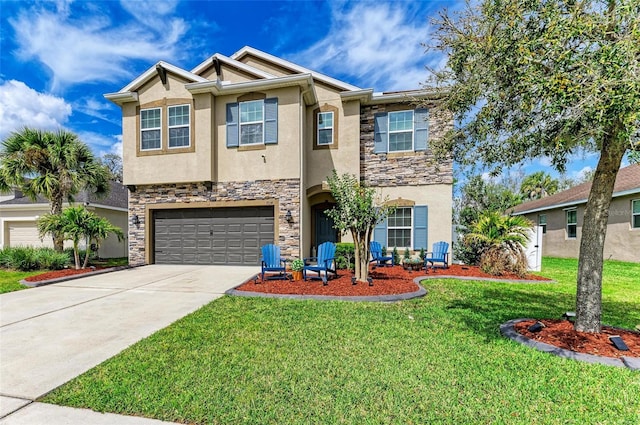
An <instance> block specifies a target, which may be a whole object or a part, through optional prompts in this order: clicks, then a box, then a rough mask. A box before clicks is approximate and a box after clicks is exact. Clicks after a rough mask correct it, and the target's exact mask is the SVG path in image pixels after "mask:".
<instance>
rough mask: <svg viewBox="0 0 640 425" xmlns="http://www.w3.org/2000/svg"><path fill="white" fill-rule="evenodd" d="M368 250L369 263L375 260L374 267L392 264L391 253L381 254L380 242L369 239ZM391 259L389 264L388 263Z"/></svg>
mask: <svg viewBox="0 0 640 425" xmlns="http://www.w3.org/2000/svg"><path fill="white" fill-rule="evenodd" d="M369 251H371V260H370V261H369V262H370V263H373V262H374V261H375V262H376V267H378V266H393V255H382V245H380V242H376V241H371V243H369ZM388 261H391V264H389V263H388Z"/></svg>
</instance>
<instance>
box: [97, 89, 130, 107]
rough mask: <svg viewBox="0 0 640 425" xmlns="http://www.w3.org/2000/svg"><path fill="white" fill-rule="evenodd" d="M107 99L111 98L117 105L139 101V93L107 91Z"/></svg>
mask: <svg viewBox="0 0 640 425" xmlns="http://www.w3.org/2000/svg"><path fill="white" fill-rule="evenodd" d="M104 97H105V99H107V100H110V101H111V102H113V103H115V104H116V105H122V104H123V103H127V102H137V101H138V93H137V92H130V91H129V92H118V93H107V94H105V95H104Z"/></svg>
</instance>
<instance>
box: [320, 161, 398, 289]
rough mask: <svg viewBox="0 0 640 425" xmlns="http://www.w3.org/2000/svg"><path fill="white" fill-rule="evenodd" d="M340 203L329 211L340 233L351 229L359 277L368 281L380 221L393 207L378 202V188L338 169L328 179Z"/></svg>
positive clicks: (357, 275) (359, 279) (332, 192)
mask: <svg viewBox="0 0 640 425" xmlns="http://www.w3.org/2000/svg"><path fill="white" fill-rule="evenodd" d="M327 181H328V183H329V187H330V188H331V194H332V195H333V198H334V199H335V201H336V206H335V207H334V208H332V209H331V210H329V211H327V215H328V216H329V217H331V218H332V219H333V221H334V223H335V224H334V225H335V227H336V229H338V230H339V231H340V232H343V233H345V232H347V231H348V232H350V233H351V237H352V238H353V242H354V245H355V253H354V256H355V277H356V280H357V281H358V282H367V278H368V277H369V255H370V252H369V243H370V242H371V234H372V233H373V229H374V228H375V226H376V224H378V223H380V222H382V221H383V220H384V219H385V218H386V217H387V216H388V215H389V214H390V213H391V212H392V211H393V210H394V208H393V207H390V206H387V205H381V204H376V199H375V190H374V189H373V188H371V187H367V186H365V185H364V184H362V183H360V182H359V181H358V179H357V178H356V176H354V175H352V174H343V175H342V176H339V175H338V174H337V173H336V171H335V170H333V174H332V175H331V176H330V177H329V178H328V179H327Z"/></svg>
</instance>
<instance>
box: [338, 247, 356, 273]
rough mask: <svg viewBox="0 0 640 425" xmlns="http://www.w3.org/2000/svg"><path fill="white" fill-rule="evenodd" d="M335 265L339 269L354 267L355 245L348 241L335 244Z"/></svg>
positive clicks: (351, 268)
mask: <svg viewBox="0 0 640 425" xmlns="http://www.w3.org/2000/svg"><path fill="white" fill-rule="evenodd" d="M335 255H336V267H337V268H338V269H340V270H344V269H349V270H353V269H354V268H355V245H354V244H353V243H349V242H340V243H337V244H336V254H335Z"/></svg>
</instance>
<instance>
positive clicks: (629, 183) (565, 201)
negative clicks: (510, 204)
mask: <svg viewBox="0 0 640 425" xmlns="http://www.w3.org/2000/svg"><path fill="white" fill-rule="evenodd" d="M589 192H591V182H586V183H582V184H579V185H577V186H574V187H572V188H570V189H567V190H564V191H562V192H558V193H555V194H553V195H551V196H547V197H544V198H541V199H536V200H534V201H529V202H525V203H523V204H520V205H517V206H516V207H515V208H514V209H513V212H512V214H513V215H521V214H529V213H532V212H537V211H545V210H550V209H554V208H563V207H569V206H573V205H577V204H584V203H586V202H587V199H588V198H589ZM634 193H640V164H634V165H630V166H628V167H625V168H621V169H620V170H619V171H618V175H617V176H616V183H615V186H614V187H613V197H614V198H615V197H618V196H625V195H630V194H634Z"/></svg>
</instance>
